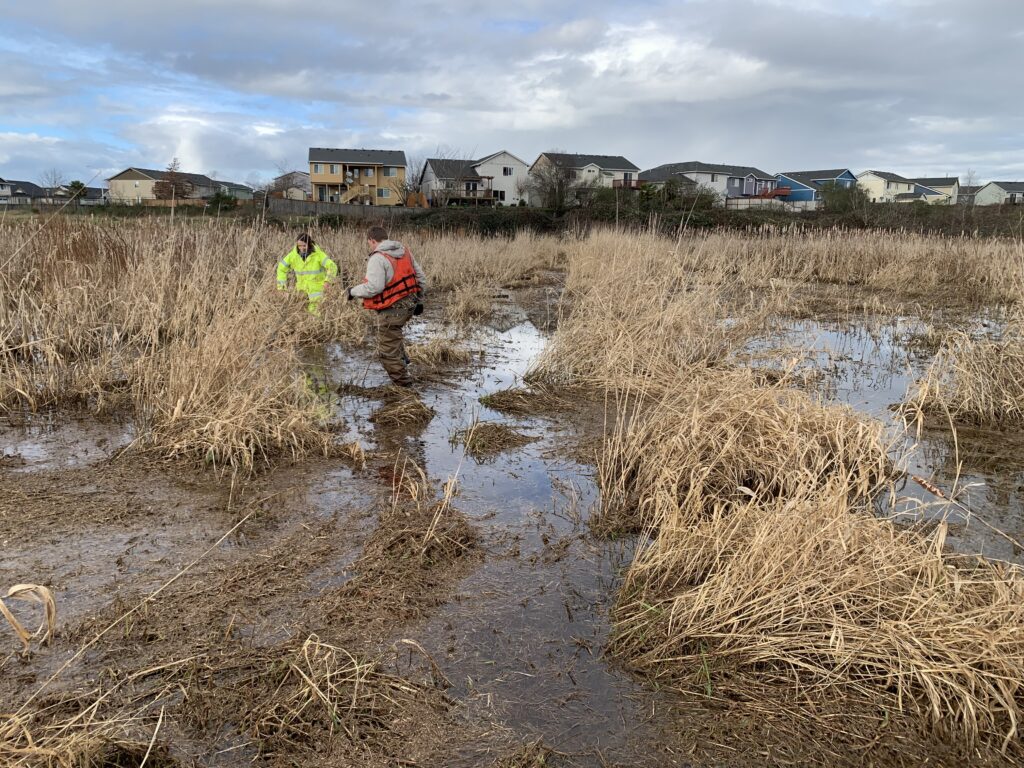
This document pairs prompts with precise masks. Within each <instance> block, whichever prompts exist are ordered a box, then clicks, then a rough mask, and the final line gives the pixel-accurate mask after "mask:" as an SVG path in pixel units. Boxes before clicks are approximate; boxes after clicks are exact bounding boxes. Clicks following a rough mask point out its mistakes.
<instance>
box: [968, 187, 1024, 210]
mask: <svg viewBox="0 0 1024 768" xmlns="http://www.w3.org/2000/svg"><path fill="white" fill-rule="evenodd" d="M974 204H975V205H1021V204H1024V181H990V182H989V183H988V184H986V185H985V186H983V187H982V188H981V189H979V190H978V191H977V192H976V193H975V195H974Z"/></svg>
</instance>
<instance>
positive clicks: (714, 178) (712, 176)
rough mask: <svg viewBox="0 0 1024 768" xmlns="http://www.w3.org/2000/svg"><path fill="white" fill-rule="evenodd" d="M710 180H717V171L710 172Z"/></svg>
mask: <svg viewBox="0 0 1024 768" xmlns="http://www.w3.org/2000/svg"><path fill="white" fill-rule="evenodd" d="M711 181H712V183H714V182H716V181H718V174H717V173H712V174H711Z"/></svg>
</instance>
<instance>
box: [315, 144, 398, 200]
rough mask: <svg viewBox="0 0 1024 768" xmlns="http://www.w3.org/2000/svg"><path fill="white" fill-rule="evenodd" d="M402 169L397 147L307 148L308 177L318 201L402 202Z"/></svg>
mask: <svg viewBox="0 0 1024 768" xmlns="http://www.w3.org/2000/svg"><path fill="white" fill-rule="evenodd" d="M405 171H406V161H405V152H403V151H401V150H394V149H332V148H327V147H310V148H309V180H310V184H311V185H312V188H313V199H314V200H317V201H319V202H325V203H356V204H361V205H404V204H405V191H406V184H405Z"/></svg>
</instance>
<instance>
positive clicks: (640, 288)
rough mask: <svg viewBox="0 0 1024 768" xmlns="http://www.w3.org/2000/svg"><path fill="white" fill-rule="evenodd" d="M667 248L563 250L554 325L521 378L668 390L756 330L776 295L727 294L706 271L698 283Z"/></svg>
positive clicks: (616, 244)
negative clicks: (565, 270)
mask: <svg viewBox="0 0 1024 768" xmlns="http://www.w3.org/2000/svg"><path fill="white" fill-rule="evenodd" d="M669 246H670V243H668V242H666V241H664V240H662V239H661V238H655V237H650V236H648V237H636V238H631V239H630V238H625V237H623V236H621V235H614V234H612V233H604V234H595V235H593V236H592V237H591V238H589V239H588V240H586V241H582V242H580V243H577V244H575V245H574V246H573V247H572V248H570V251H569V275H568V278H567V282H566V298H565V300H564V303H565V307H564V308H563V317H562V319H561V320H560V322H559V325H558V330H557V331H556V333H555V335H554V338H553V339H552V342H551V344H550V345H549V346H548V347H547V349H546V350H545V352H544V354H543V355H542V356H541V359H540V360H539V361H538V363H537V364H536V366H535V367H534V368H533V369H532V370H531V371H530V373H529V374H528V377H527V378H528V380H529V381H530V382H531V383H534V382H542V383H546V384H548V385H550V386H567V385H577V386H592V387H600V388H605V389H614V390H622V389H628V388H635V387H636V386H638V383H639V382H643V384H642V386H644V387H645V388H650V387H652V386H656V385H660V386H662V387H663V388H664V389H665V390H671V389H673V388H674V387H675V385H676V381H677V379H678V377H679V376H680V375H681V373H680V372H681V371H683V370H684V369H687V368H690V367H694V366H698V367H705V366H708V365H713V364H716V363H719V362H721V361H722V360H724V359H725V358H726V356H727V355H728V354H729V353H730V352H731V351H732V350H733V349H735V348H736V347H737V346H738V345H740V344H742V343H743V342H745V341H746V340H747V339H748V338H749V337H750V336H751V335H752V334H753V333H755V332H756V331H758V330H760V329H762V328H763V327H764V325H765V323H766V322H767V318H768V316H769V314H770V312H771V310H772V308H773V307H775V306H776V305H777V303H778V302H779V301H780V296H778V295H775V294H768V295H766V296H761V297H758V298H757V299H756V300H755V299H751V298H750V297H748V296H745V295H737V296H730V292H729V291H727V290H725V289H724V288H723V287H722V285H721V284H720V283H719V282H717V280H718V278H717V272H716V270H715V269H712V270H710V271H709V273H708V274H707V275H701V274H700V272H699V271H698V270H696V267H695V266H694V265H693V264H687V263H686V260H685V259H683V258H673V256H672V254H671V252H670V251H668V250H667V249H668V248H669ZM687 247H690V246H687ZM698 247H699V246H698ZM690 256H691V257H692V256H693V254H690Z"/></svg>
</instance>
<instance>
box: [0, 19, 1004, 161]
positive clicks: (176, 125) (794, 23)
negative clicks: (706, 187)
mask: <svg viewBox="0 0 1024 768" xmlns="http://www.w3.org/2000/svg"><path fill="white" fill-rule="evenodd" d="M0 11H2V16H0V17H2V18H3V22H2V25H0V71H2V72H3V79H2V80H0V177H6V178H15V179H28V180H33V181H39V180H40V179H41V177H42V176H43V174H44V173H45V172H46V171H47V170H49V169H51V168H56V169H59V170H61V171H62V172H63V173H64V174H65V176H66V177H67V178H81V179H83V180H86V179H88V178H91V177H93V176H94V175H95V176H96V178H98V179H103V178H106V177H107V176H110V175H111V174H112V173H115V172H117V171H119V170H122V169H123V168H125V167H127V166H129V165H138V166H143V167H156V168H162V167H164V166H166V165H167V163H168V162H169V161H170V159H171V158H172V157H174V156H177V157H179V158H180V160H181V163H182V167H183V169H185V170H188V171H193V172H200V173H216V174H217V176H218V177H219V178H222V179H232V180H237V181H256V180H258V179H266V178H269V177H271V176H273V175H276V173H277V170H276V169H277V167H278V166H279V165H282V166H287V167H294V168H305V167H306V165H305V162H306V151H307V149H308V148H309V147H310V146H334V147H375V148H386V149H390V148H395V149H404V150H406V152H408V153H409V154H410V155H424V154H432V153H433V152H434V151H435V150H436V149H437V148H438V147H445V148H447V149H448V151H449V152H454V153H457V154H459V155H462V156H481V155H485V154H489V153H491V152H493V151H496V150H498V149H508V150H509V151H511V152H513V153H515V154H517V155H519V156H520V157H521V158H523V159H524V160H526V161H527V162H530V161H532V160H533V158H534V157H536V155H537V154H538V153H539V152H541V151H543V150H546V149H552V148H560V149H563V150H566V151H571V152H585V153H594V154H622V155H625V156H626V157H628V158H629V159H630V160H632V161H633V162H634V163H636V164H637V165H639V166H640V167H642V168H649V167H652V166H655V165H658V164H661V163H667V162H678V161H685V160H703V161H705V162H720V163H732V164H739V165H754V166H757V167H759V168H762V169H764V170H766V171H769V172H773V173H774V172H778V171H783V170H799V169H810V168H831V167H849V168H852V169H854V171H860V170H864V169H867V168H877V169H883V170H891V171H895V172H897V173H902V174H905V175H911V176H926V175H927V176H939V175H959V176H961V177H962V178H965V177H966V176H967V174H968V172H969V171H973V172H974V175H975V177H976V178H977V179H985V180H987V179H994V178H995V179H1002V180H1013V179H1024V98H1022V97H1021V91H1022V85H1024V1H1022V0H971V2H964V1H963V0H859V1H855V0H786V1H785V2H783V0H676V2H668V1H665V2H657V1H656V0H655V1H643V0H641V1H636V0H634V1H633V2H621V0H618V1H615V2H613V1H612V0H586V1H584V0H546V1H545V2H541V1H540V0H523V1H522V2H515V1H514V0H509V1H508V2H504V3H496V2H487V1H486V0H475V1H474V0H445V2H438V1H436V0H427V1H420V2H414V1H413V0H384V1H383V2H381V1H378V2H365V0H364V1H363V2H348V1H347V0H345V1H339V0H307V1H306V2H302V3H296V2H288V1H287V0H244V1H243V0H169V1H168V2H165V3H163V4H161V5H159V6H158V5H157V4H150V3H145V2H140V1H139V0H104V1H103V2H99V3H95V2H94V3H89V2H81V1H80V0H74V1H73V2H72V1H67V2H65V1H64V0H60V1H53V0H51V1H49V2H47V1H44V0H38V1H36V2H25V0H3V1H2V2H0Z"/></svg>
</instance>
